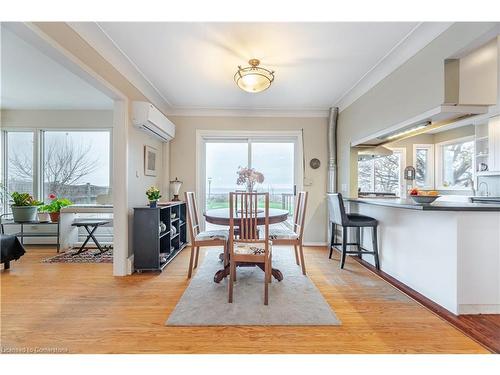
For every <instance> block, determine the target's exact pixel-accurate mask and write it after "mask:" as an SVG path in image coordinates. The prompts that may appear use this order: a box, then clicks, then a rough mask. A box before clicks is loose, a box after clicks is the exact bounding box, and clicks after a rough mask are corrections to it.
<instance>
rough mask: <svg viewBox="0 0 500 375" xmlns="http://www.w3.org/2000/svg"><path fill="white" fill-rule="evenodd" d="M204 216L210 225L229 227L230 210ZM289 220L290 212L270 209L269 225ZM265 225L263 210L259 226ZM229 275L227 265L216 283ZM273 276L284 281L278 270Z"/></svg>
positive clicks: (207, 213) (258, 215)
mask: <svg viewBox="0 0 500 375" xmlns="http://www.w3.org/2000/svg"><path fill="white" fill-rule="evenodd" d="M259 210H260V209H259ZM203 216H205V220H206V221H207V222H208V223H211V224H217V225H225V226H229V208H216V209H213V210H208V211H207V212H205V213H204V214H203ZM234 218H235V219H237V218H239V215H238V214H236V215H235V216H234ZM287 218H288V211H287V210H281V209H278V208H270V209H269V224H277V223H281V222H283V221H286V220H287ZM234 224H235V225H238V224H239V221H238V220H235V223H234ZM264 224H265V217H264V210H263V209H262V211H261V212H258V213H257V225H264ZM256 265H257V266H259V267H260V266H261V265H258V264H256ZM240 266H252V264H251V263H243V264H241V265H240ZM228 275H229V265H226V266H225V267H224V268H223V269H221V270H218V271H217V272H216V273H215V275H214V281H215V282H216V283H220V282H221V281H222V279H224V278H225V277H226V276H228ZM272 275H273V277H274V278H275V279H276V280H278V281H281V280H283V274H282V273H281V271H280V270H279V269H277V268H273V269H272Z"/></svg>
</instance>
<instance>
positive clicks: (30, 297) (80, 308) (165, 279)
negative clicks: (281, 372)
mask: <svg viewBox="0 0 500 375" xmlns="http://www.w3.org/2000/svg"><path fill="white" fill-rule="evenodd" d="M209 251H214V250H213V249H212V250H209ZM274 251H293V250H292V249H289V248H286V247H281V248H276V249H275V250H274ZM203 253H204V252H202V254H203ZM54 254H55V250H54V249H52V248H31V249H29V251H28V253H27V254H26V255H25V256H24V257H22V258H21V259H20V260H19V261H18V262H12V264H11V270H9V271H2V272H1V318H2V319H1V346H2V351H3V352H13V351H14V352H16V351H19V352H22V351H30V350H31V351H33V350H35V351H51V352H69V353H487V352H488V351H487V350H486V349H485V348H483V347H482V346H480V345H479V344H478V343H476V342H475V341H473V340H472V339H470V338H468V337H467V336H465V335H464V334H463V333H462V332H460V331H459V330H457V329H455V328H454V327H452V326H451V325H450V324H448V323H447V322H446V321H444V320H442V319H441V318H439V317H438V316H437V315H435V314H433V313H431V312H430V311H429V310H427V309H425V308H424V307H422V306H421V305H419V304H418V303H416V302H415V301H413V300H412V299H410V298H409V297H407V296H406V295H405V294H403V293H401V292H400V291H399V290H397V289H396V288H394V287H393V286H391V285H390V284H388V283H386V282H385V281H383V280H382V279H380V278H379V277H378V276H376V275H374V274H372V273H371V272H370V271H368V270H367V269H365V268H364V267H363V266H361V265H360V264H358V263H357V262H355V261H353V260H348V261H347V264H346V267H345V269H344V270H343V271H341V270H339V268H338V255H337V254H335V259H332V260H328V255H327V250H326V248H319V247H318V248H315V247H308V248H305V256H306V265H307V270H308V275H309V276H310V277H311V279H312V281H313V282H314V283H315V284H316V286H317V287H318V288H319V290H320V291H321V292H322V294H323V296H324V297H325V298H326V300H327V301H328V302H329V303H330V305H331V307H332V308H333V309H334V310H335V312H336V314H337V316H338V318H339V319H340V320H341V321H342V325H341V326H331V327H330V326H329V327H286V326H281V327H269V326H248V327H230V326H225V327H166V326H164V322H165V320H166V319H167V317H168V316H169V314H170V313H171V311H172V310H173V309H174V307H175V305H176V303H177V301H178V300H179V298H180V296H181V295H182V293H183V291H184V289H185V288H186V286H187V284H188V280H187V277H186V275H187V265H188V260H189V249H185V250H184V251H183V253H182V254H179V256H178V257H177V258H176V259H175V260H174V261H173V262H172V263H171V264H170V265H169V266H168V267H167V268H166V269H165V271H164V272H163V273H161V274H152V273H142V274H134V275H132V276H128V277H113V276H111V265H110V264H49V263H41V260H42V259H43V258H46V257H49V256H53V255H54ZM201 261H202V260H201ZM207 282H212V281H211V280H207ZM283 282H286V275H285V280H284V281H283Z"/></svg>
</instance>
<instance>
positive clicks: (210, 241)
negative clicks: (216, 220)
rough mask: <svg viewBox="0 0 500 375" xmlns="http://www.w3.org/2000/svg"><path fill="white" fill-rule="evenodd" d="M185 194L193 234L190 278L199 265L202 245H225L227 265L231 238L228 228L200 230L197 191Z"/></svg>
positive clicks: (191, 234) (190, 232)
mask: <svg viewBox="0 0 500 375" xmlns="http://www.w3.org/2000/svg"><path fill="white" fill-rule="evenodd" d="M184 196H185V198H186V206H187V213H188V225H189V234H190V236H191V257H190V258H189V270H188V278H191V275H192V273H193V269H194V268H196V267H197V266H198V258H199V256H200V247H204V246H223V248H224V266H227V264H228V263H227V240H228V238H229V231H228V230H227V229H221V230H207V231H200V221H199V220H198V206H197V204H196V196H195V193H194V192H192V191H187V192H185V193H184ZM193 261H194V266H193Z"/></svg>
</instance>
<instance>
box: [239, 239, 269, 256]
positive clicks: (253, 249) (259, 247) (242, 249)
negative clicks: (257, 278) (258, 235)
mask: <svg viewBox="0 0 500 375" xmlns="http://www.w3.org/2000/svg"><path fill="white" fill-rule="evenodd" d="M271 248H272V243H271V241H269V251H271ZM233 251H234V253H235V254H238V255H264V253H265V252H266V249H265V244H264V243H263V242H258V243H248V242H236V241H235V242H234V250H233Z"/></svg>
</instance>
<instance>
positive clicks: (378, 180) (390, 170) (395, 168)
mask: <svg viewBox="0 0 500 375" xmlns="http://www.w3.org/2000/svg"><path fill="white" fill-rule="evenodd" d="M393 152H394V153H393V154H392V155H388V156H382V157H375V158H371V159H365V160H359V161H358V187H359V189H360V191H361V192H366V193H369V192H376V193H394V194H396V195H400V193H401V168H402V152H401V151H393Z"/></svg>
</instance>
